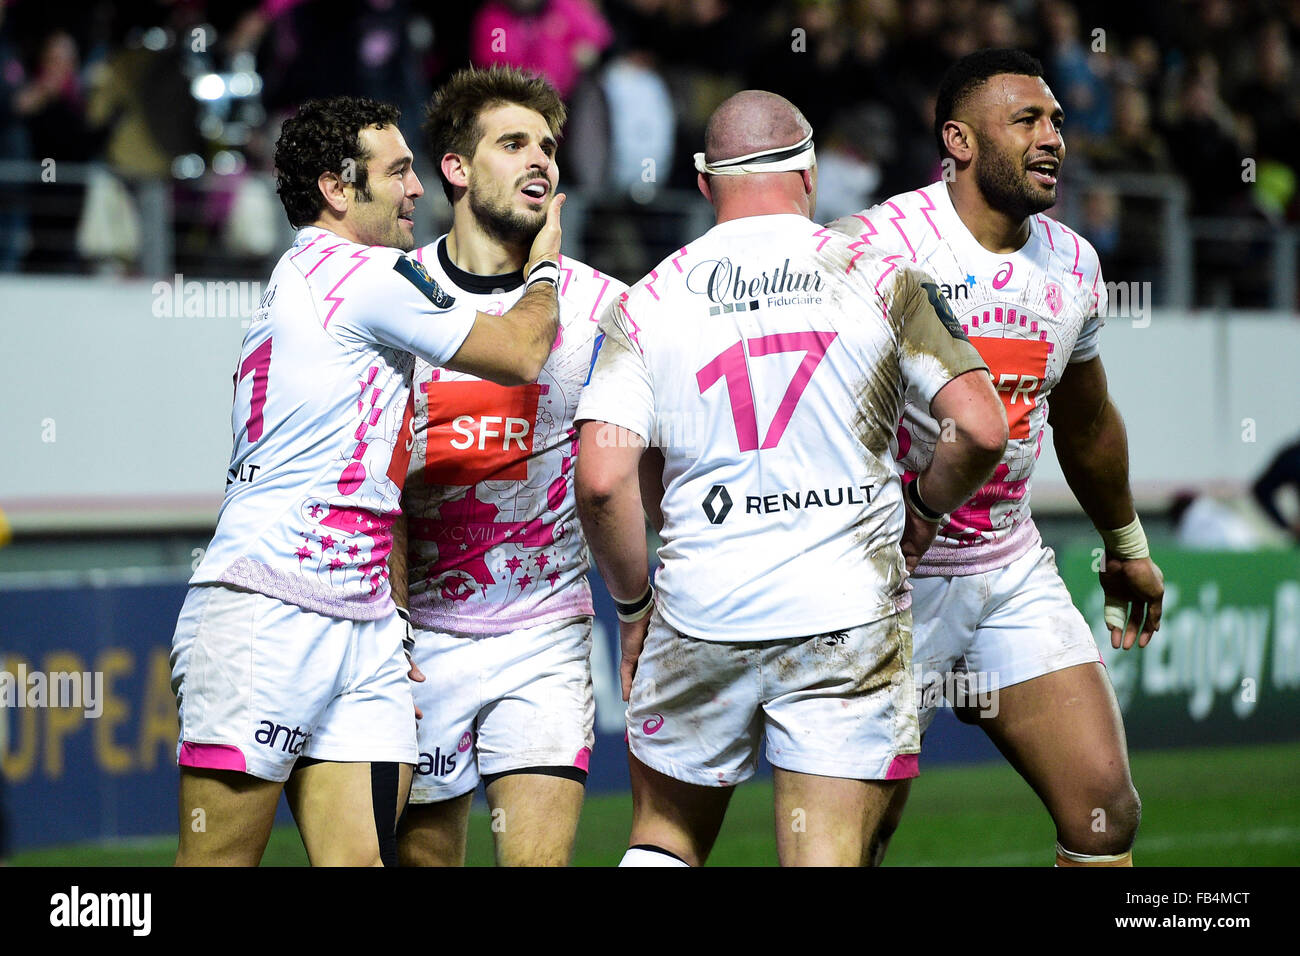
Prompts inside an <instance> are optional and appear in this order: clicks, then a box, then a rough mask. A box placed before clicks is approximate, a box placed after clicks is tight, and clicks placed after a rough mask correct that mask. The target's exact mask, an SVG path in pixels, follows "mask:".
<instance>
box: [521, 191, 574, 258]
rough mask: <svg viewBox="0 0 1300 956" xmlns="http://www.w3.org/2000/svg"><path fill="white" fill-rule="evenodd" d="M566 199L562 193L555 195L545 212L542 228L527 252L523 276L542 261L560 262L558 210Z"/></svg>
mask: <svg viewBox="0 0 1300 956" xmlns="http://www.w3.org/2000/svg"><path fill="white" fill-rule="evenodd" d="M566 198H567V197H566V196H565V194H564V193H556V194H555V198H554V199H552V200H551V206H550V208H549V209H547V210H546V222H544V223H542V228H541V229H539V230H538V231H537V236H536V237H535V238H534V239H533V247H532V249H531V250H529V252H528V263H527V265H525V266H524V275H528V273H529V272H531V271H532V268H533V266H534V265H535V264H536V263H538V262H541V261H542V260H543V259H550V260H551V261H552V262H559V261H560V209H561V207H563V206H564V200H565V199H566Z"/></svg>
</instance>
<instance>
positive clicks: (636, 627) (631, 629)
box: [618, 614, 652, 703]
mask: <svg viewBox="0 0 1300 956" xmlns="http://www.w3.org/2000/svg"><path fill="white" fill-rule="evenodd" d="M651 616H652V615H650V614H647V615H646V616H645V617H643V618H641V620H639V621H619V622H618V641H619V645H620V646H621V647H622V650H623V659H622V660H621V661H620V662H619V665H618V676H619V680H620V681H621V682H622V684H623V701H624V703H626V702H627V700H628V698H629V697H631V695H632V678H634V677H636V663H637V661H638V660H640V659H641V650H642V648H644V647H645V636H646V634H647V633H648V632H649V630H650V618H651Z"/></svg>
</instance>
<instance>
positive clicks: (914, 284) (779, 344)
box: [578, 215, 984, 641]
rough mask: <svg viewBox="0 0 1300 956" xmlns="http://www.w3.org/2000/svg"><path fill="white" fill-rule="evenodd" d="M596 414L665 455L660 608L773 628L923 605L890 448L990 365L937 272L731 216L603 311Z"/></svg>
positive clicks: (691, 620)
mask: <svg viewBox="0 0 1300 956" xmlns="http://www.w3.org/2000/svg"><path fill="white" fill-rule="evenodd" d="M601 332H602V335H603V338H602V339H600V340H599V341H598V344H597V354H596V358H595V362H594V367H593V372H592V379H591V382H590V383H589V384H588V385H587V387H586V389H585V390H584V392H583V396H582V400H581V403H580V406H579V410H578V417H579V419H580V420H582V419H592V420H595V421H599V422H608V423H612V424H614V425H619V426H622V427H623V428H626V429H628V430H629V431H632V432H635V433H636V434H638V435H640V436H641V437H642V438H645V439H647V440H648V441H650V442H652V443H654V444H656V445H659V446H660V447H661V448H662V451H663V455H664V462H665V465H664V472H663V484H664V494H663V516H664V528H663V533H662V534H663V540H664V544H663V547H662V548H661V549H660V550H659V557H660V560H661V561H662V564H663V566H662V568H661V570H660V571H659V573H658V575H657V576H656V579H655V581H656V585H657V587H658V589H659V601H658V609H659V612H660V613H661V614H662V615H663V617H664V618H665V620H667V621H668V623H669V624H671V625H672V626H673V627H674V628H676V629H677V630H678V631H680V632H682V633H683V634H687V635H689V636H691V637H696V638H700V639H704V640H718V641H758V640H773V639H778V638H789V637H800V636H804V635H810V634H820V633H827V632H832V631H836V630H841V629H844V628H851V627H856V626H858V625H860V624H864V623H867V622H870V621H874V620H878V619H880V618H882V617H886V616H888V615H890V614H893V613H895V612H896V611H898V610H901V609H903V608H905V607H906V606H907V605H908V593H907V591H906V590H905V589H904V586H903V579H904V573H903V572H904V567H903V556H902V552H901V550H900V548H899V538H900V537H901V535H902V530H903V505H902V489H901V485H900V482H899V479H898V475H897V472H896V469H895V463H894V458H893V454H892V451H891V448H890V445H891V442H892V441H893V438H894V433H895V431H896V430H897V426H898V417H899V415H900V414H901V412H902V409H903V400H904V395H905V394H906V396H907V397H908V399H909V400H910V401H912V402H914V403H916V404H918V405H921V406H923V407H927V408H928V407H929V403H930V400H931V399H932V398H933V397H934V395H935V393H937V392H938V391H939V389H940V388H942V387H943V386H944V385H945V384H946V383H947V382H948V381H950V380H951V379H952V378H954V377H956V376H957V375H959V374H961V373H963V372H966V371H969V370H971V369H977V368H982V367H983V365H984V363H983V362H982V361H981V360H980V357H979V355H978V354H977V353H976V352H975V350H974V349H973V348H971V346H970V343H969V342H967V341H966V338H965V336H964V335H962V333H961V330H960V329H959V328H957V326H956V323H955V322H954V321H953V320H952V317H951V314H950V313H948V312H947V307H946V304H945V302H944V300H943V298H942V297H941V296H940V295H939V291H938V289H937V288H936V287H935V285H934V284H933V283H932V282H930V281H929V278H928V277H927V276H925V275H924V274H923V273H921V272H920V271H918V270H916V269H913V268H910V267H909V266H907V265H906V264H903V263H898V262H897V261H885V260H884V259H883V258H882V257H881V256H880V254H879V253H878V252H876V251H875V250H873V249H871V248H870V247H869V246H865V245H862V244H856V245H855V244H854V243H853V241H852V240H851V239H850V238H849V237H847V236H844V235H842V234H840V233H836V232H833V231H832V230H829V229H824V228H822V227H820V226H818V225H817V224H816V223H813V222H810V221H809V220H808V219H806V218H804V217H802V216H797V215H772V216H753V217H747V218H743V219H736V220H731V221H729V222H725V223H722V224H720V225H718V226H715V227H714V228H713V229H711V230H709V231H708V232H707V233H705V234H704V236H702V237H701V238H700V239H697V240H696V241H695V242H693V243H691V244H690V245H688V246H686V247H684V248H682V249H680V250H678V251H677V252H676V253H674V254H673V255H672V256H670V257H669V258H668V259H665V260H664V261H663V262H662V263H661V264H660V265H659V267H658V268H657V269H655V270H654V271H653V272H651V273H650V275H649V276H647V277H646V278H645V279H643V280H642V281H641V282H639V283H637V285H636V286H635V287H634V288H633V289H632V290H631V291H630V292H629V293H628V295H627V296H626V297H625V298H623V299H621V300H620V302H619V304H618V305H617V307H616V308H615V309H613V310H612V311H611V312H610V313H609V314H608V316H607V317H606V319H605V321H604V322H603V323H602V326H601Z"/></svg>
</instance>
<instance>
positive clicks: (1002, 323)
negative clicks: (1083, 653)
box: [832, 182, 1106, 575]
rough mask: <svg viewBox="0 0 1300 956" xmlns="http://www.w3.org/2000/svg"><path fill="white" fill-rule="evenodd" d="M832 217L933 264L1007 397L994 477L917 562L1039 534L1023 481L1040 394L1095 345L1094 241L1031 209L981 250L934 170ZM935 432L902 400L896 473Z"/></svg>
mask: <svg viewBox="0 0 1300 956" xmlns="http://www.w3.org/2000/svg"><path fill="white" fill-rule="evenodd" d="M832 228H834V229H836V230H838V231H843V232H844V233H846V234H847V235H850V236H852V237H854V240H855V241H856V242H860V243H863V244H865V245H868V246H870V248H872V249H874V250H877V251H878V252H879V253H881V254H883V255H885V256H887V257H889V258H892V259H894V260H895V261H897V262H906V263H914V264H916V265H918V266H920V267H921V268H923V269H924V270H925V271H926V272H928V273H930V275H932V276H934V278H935V280H936V281H937V282H938V284H939V287H940V289H941V290H942V292H943V294H944V296H945V297H946V298H947V299H948V304H949V305H950V306H951V307H952V311H953V313H954V314H955V315H956V317H957V320H958V321H959V322H960V323H961V327H962V330H963V331H965V332H966V334H967V335H968V336H970V340H971V344H972V345H974V346H975V348H976V349H978V350H979V353H980V355H982V356H983V357H984V361H985V362H987V363H988V367H989V370H990V372H991V373H992V375H993V384H994V386H995V387H996V388H997V390H998V394H999V395H1000V396H1001V397H1002V401H1003V403H1004V404H1005V406H1006V412H1007V425H1008V427H1009V429H1010V438H1009V440H1008V441H1007V450H1006V453H1005V455H1004V456H1003V458H1002V461H1001V463H999V464H998V466H997V469H996V470H995V471H994V473H993V478H992V479H991V480H990V481H989V482H988V483H987V484H986V485H985V486H984V487H983V488H981V489H980V490H979V491H977V492H975V494H974V496H972V497H971V499H970V500H969V501H967V502H966V504H964V505H962V506H961V507H960V508H958V509H956V510H955V511H953V512H952V514H951V515H950V516H949V521H948V522H946V523H945V524H944V525H943V527H941V528H940V530H939V536H938V537H937V538H936V539H935V541H934V544H933V545H931V547H930V550H929V551H927V552H926V554H925V556H924V557H923V558H922V559H921V564H920V565H919V566H918V567H917V569H916V574H918V575H947V574H977V573H980V572H983V571H989V570H992V569H993V568H998V567H1003V566H1005V565H1006V564H1008V563H1009V562H1011V561H1013V560H1015V559H1016V558H1017V557H1019V556H1020V555H1021V554H1024V552H1025V551H1027V550H1028V549H1029V548H1031V547H1033V546H1034V545H1035V544H1036V543H1037V542H1038V541H1039V536H1038V529H1037V528H1036V527H1035V526H1034V522H1033V519H1032V518H1031V517H1030V513H1029V486H1030V478H1031V475H1032V474H1033V470H1034V462H1035V461H1036V460H1037V459H1038V454H1039V451H1040V450H1041V448H1042V442H1043V426H1044V424H1046V422H1047V395H1048V393H1049V392H1050V391H1051V390H1052V387H1053V386H1054V385H1055V384H1056V383H1057V382H1059V381H1060V379H1061V375H1062V373H1063V372H1064V371H1065V366H1066V364H1067V363H1070V362H1082V361H1085V360H1087V359H1091V358H1094V357H1095V356H1096V355H1097V354H1098V345H1097V339H1098V333H1099V331H1100V329H1101V325H1102V320H1101V318H1100V314H1101V313H1102V312H1103V311H1104V309H1105V296H1106V287H1105V285H1104V283H1103V281H1102V278H1101V265H1100V263H1099V262H1098V259H1097V253H1096V252H1095V251H1094V250H1093V248H1092V246H1091V245H1090V244H1089V243H1088V241H1087V240H1086V239H1084V238H1083V237H1081V236H1079V235H1078V234H1077V233H1075V232H1073V231H1071V230H1069V229H1067V228H1065V227H1064V226H1062V225H1061V224H1060V223H1059V222H1056V221H1055V220H1053V219H1049V218H1048V217H1047V216H1042V215H1036V216H1031V217H1030V219H1029V240H1028V242H1026V243H1025V245H1024V246H1023V247H1022V248H1020V249H1019V250H1018V251H1016V252H1012V253H1006V254H1001V253H996V252H989V251H988V250H987V249H985V248H984V247H983V246H981V245H980V244H979V242H977V241H976V239H975V237H974V236H972V235H971V233H970V230H969V229H967V228H966V226H965V224H964V223H963V222H962V221H961V218H960V217H959V216H958V215H957V211H956V210H955V209H954V208H953V205H952V200H951V199H950V198H949V195H948V189H947V186H945V185H944V183H942V182H937V183H932V184H931V185H929V186H926V187H925V188H924V189H918V190H915V191H913V192H910V193H903V194H900V195H898V196H894V197H893V198H892V199H887V200H885V201H884V202H882V203H880V204H879V205H877V206H873V207H872V208H871V209H868V210H866V211H865V212H861V213H858V214H856V215H853V216H845V217H844V218H843V219H840V220H837V221H836V222H835V223H833V224H832ZM938 435H939V426H938V424H937V423H936V422H935V420H934V418H933V417H932V416H931V415H930V410H929V408H927V407H923V406H919V405H915V404H913V403H911V402H909V403H908V404H907V407H906V408H905V409H904V413H903V420H902V421H901V423H900V425H899V428H898V438H897V449H896V454H897V456H898V460H899V462H900V464H901V465H902V468H903V476H904V480H908V479H910V478H911V477H912V476H913V475H916V474H918V473H919V472H921V471H923V470H924V469H925V468H926V467H927V466H928V465H929V463H930V460H931V458H932V457H933V456H934V444H935V441H936V440H937V438H938Z"/></svg>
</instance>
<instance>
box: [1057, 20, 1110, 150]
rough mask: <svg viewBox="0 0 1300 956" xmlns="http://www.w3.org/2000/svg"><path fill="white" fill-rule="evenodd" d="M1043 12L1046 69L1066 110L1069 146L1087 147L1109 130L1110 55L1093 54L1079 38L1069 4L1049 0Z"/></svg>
mask: <svg viewBox="0 0 1300 956" xmlns="http://www.w3.org/2000/svg"><path fill="white" fill-rule="evenodd" d="M1042 14H1043V27H1044V30H1045V31H1046V34H1047V37H1046V39H1047V55H1046V57H1045V59H1044V60H1043V68H1044V70H1045V71H1046V73H1047V80H1048V84H1049V85H1050V86H1051V87H1052V92H1053V93H1055V94H1056V98H1057V100H1058V101H1059V102H1060V104H1061V106H1062V107H1063V108H1064V109H1065V116H1066V120H1067V121H1068V123H1069V130H1070V140H1069V145H1070V146H1086V145H1088V144H1090V143H1092V142H1094V141H1096V140H1098V139H1101V138H1102V137H1104V136H1105V135H1106V134H1107V133H1109V132H1110V125H1111V101H1110V88H1109V86H1108V85H1107V84H1106V81H1105V77H1104V74H1103V70H1104V69H1105V67H1106V65H1107V64H1109V63H1110V58H1109V57H1107V56H1106V55H1104V54H1100V53H1093V52H1092V50H1091V48H1090V47H1089V46H1085V45H1084V44H1083V43H1082V42H1081V41H1080V36H1079V15H1078V13H1076V12H1075V9H1074V7H1072V6H1070V5H1069V4H1068V3H1065V2H1063V0H1047V2H1045V3H1044V4H1043V6H1042Z"/></svg>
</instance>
